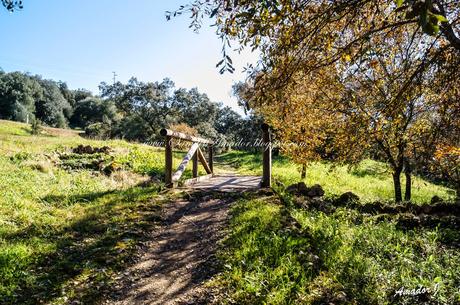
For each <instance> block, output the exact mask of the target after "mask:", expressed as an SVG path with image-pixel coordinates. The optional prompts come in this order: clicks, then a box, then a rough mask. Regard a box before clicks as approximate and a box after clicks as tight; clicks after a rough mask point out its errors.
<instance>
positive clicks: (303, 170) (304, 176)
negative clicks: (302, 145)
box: [300, 164, 307, 180]
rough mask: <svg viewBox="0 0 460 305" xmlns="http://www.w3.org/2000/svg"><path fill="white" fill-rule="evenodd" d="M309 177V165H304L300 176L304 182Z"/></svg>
mask: <svg viewBox="0 0 460 305" xmlns="http://www.w3.org/2000/svg"><path fill="white" fill-rule="evenodd" d="M306 177H307V165H306V164H302V174H301V176H300V178H301V179H302V180H303V179H305V178H306Z"/></svg>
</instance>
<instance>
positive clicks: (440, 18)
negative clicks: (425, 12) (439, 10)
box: [433, 14, 448, 22]
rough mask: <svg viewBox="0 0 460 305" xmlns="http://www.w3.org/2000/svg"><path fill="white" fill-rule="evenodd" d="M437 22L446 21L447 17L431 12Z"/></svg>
mask: <svg viewBox="0 0 460 305" xmlns="http://www.w3.org/2000/svg"><path fill="white" fill-rule="evenodd" d="M433 15H434V16H435V17H436V19H438V21H439V22H448V20H447V18H446V17H444V16H443V15H438V14H433Z"/></svg>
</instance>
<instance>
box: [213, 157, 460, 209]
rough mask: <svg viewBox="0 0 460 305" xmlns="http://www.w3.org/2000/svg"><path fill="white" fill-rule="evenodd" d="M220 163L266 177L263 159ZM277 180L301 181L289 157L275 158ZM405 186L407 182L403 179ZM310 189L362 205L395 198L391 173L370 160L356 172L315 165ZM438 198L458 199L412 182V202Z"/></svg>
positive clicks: (310, 169)
mask: <svg viewBox="0 0 460 305" xmlns="http://www.w3.org/2000/svg"><path fill="white" fill-rule="evenodd" d="M219 161H220V162H221V163H223V164H227V165H229V166H232V167H234V168H236V169H237V170H238V171H239V172H240V173H244V174H256V175H261V174H262V155H261V154H252V153H246V152H240V151H232V152H229V153H226V154H224V155H222V156H219ZM272 170H273V176H274V177H275V178H276V179H277V180H279V181H281V182H282V183H283V184H285V185H286V186H288V185H290V184H292V183H296V182H299V181H301V179H300V168H299V167H298V166H297V165H295V164H294V163H292V162H290V161H289V160H288V159H287V158H285V157H274V158H273V169H272ZM401 182H402V183H403V185H404V183H405V178H404V177H403V176H402V177H401ZM305 183H306V184H307V185H310V186H311V185H313V184H320V185H321V186H322V187H323V188H324V190H325V192H326V196H338V195H340V194H343V193H344V192H348V191H352V192H353V193H355V194H357V195H358V196H359V197H360V198H361V200H362V201H364V202H368V201H377V200H380V201H390V200H393V198H394V192H393V180H392V177H391V171H390V169H389V168H388V167H387V166H386V165H385V164H383V163H380V162H376V161H373V160H366V161H363V162H361V164H360V165H359V166H357V167H355V168H348V167H347V166H334V165H333V164H331V163H319V162H316V163H312V164H310V165H309V166H308V168H307V177H306V179H305ZM434 195H437V196H439V197H441V198H443V199H445V200H448V199H451V198H454V197H455V192H454V191H453V190H452V189H449V188H447V187H444V186H440V185H436V184H433V183H430V182H428V181H426V180H424V179H422V178H420V177H417V176H416V177H414V178H413V181H412V201H413V202H416V203H429V202H430V200H431V198H432V197H433V196H434Z"/></svg>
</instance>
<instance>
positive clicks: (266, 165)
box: [262, 124, 272, 187]
mask: <svg viewBox="0 0 460 305" xmlns="http://www.w3.org/2000/svg"><path fill="white" fill-rule="evenodd" d="M262 132H263V143H264V147H263V150H264V151H263V174H262V187H271V185H272V144H271V137H270V130H269V126H268V125H267V124H262Z"/></svg>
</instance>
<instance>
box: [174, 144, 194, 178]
mask: <svg viewBox="0 0 460 305" xmlns="http://www.w3.org/2000/svg"><path fill="white" fill-rule="evenodd" d="M198 148H199V144H198V143H193V145H192V147H191V148H190V150H189V151H188V153H187V154H186V155H185V157H184V159H183V160H182V162H181V163H180V165H179V167H178V168H177V171H176V172H175V173H174V175H173V176H172V181H173V182H176V181H178V180H179V179H180V177H181V176H182V174H183V173H184V171H185V168H187V164H188V163H189V162H190V160H192V158H193V155H194V154H195V153H196V151H197V150H198Z"/></svg>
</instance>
